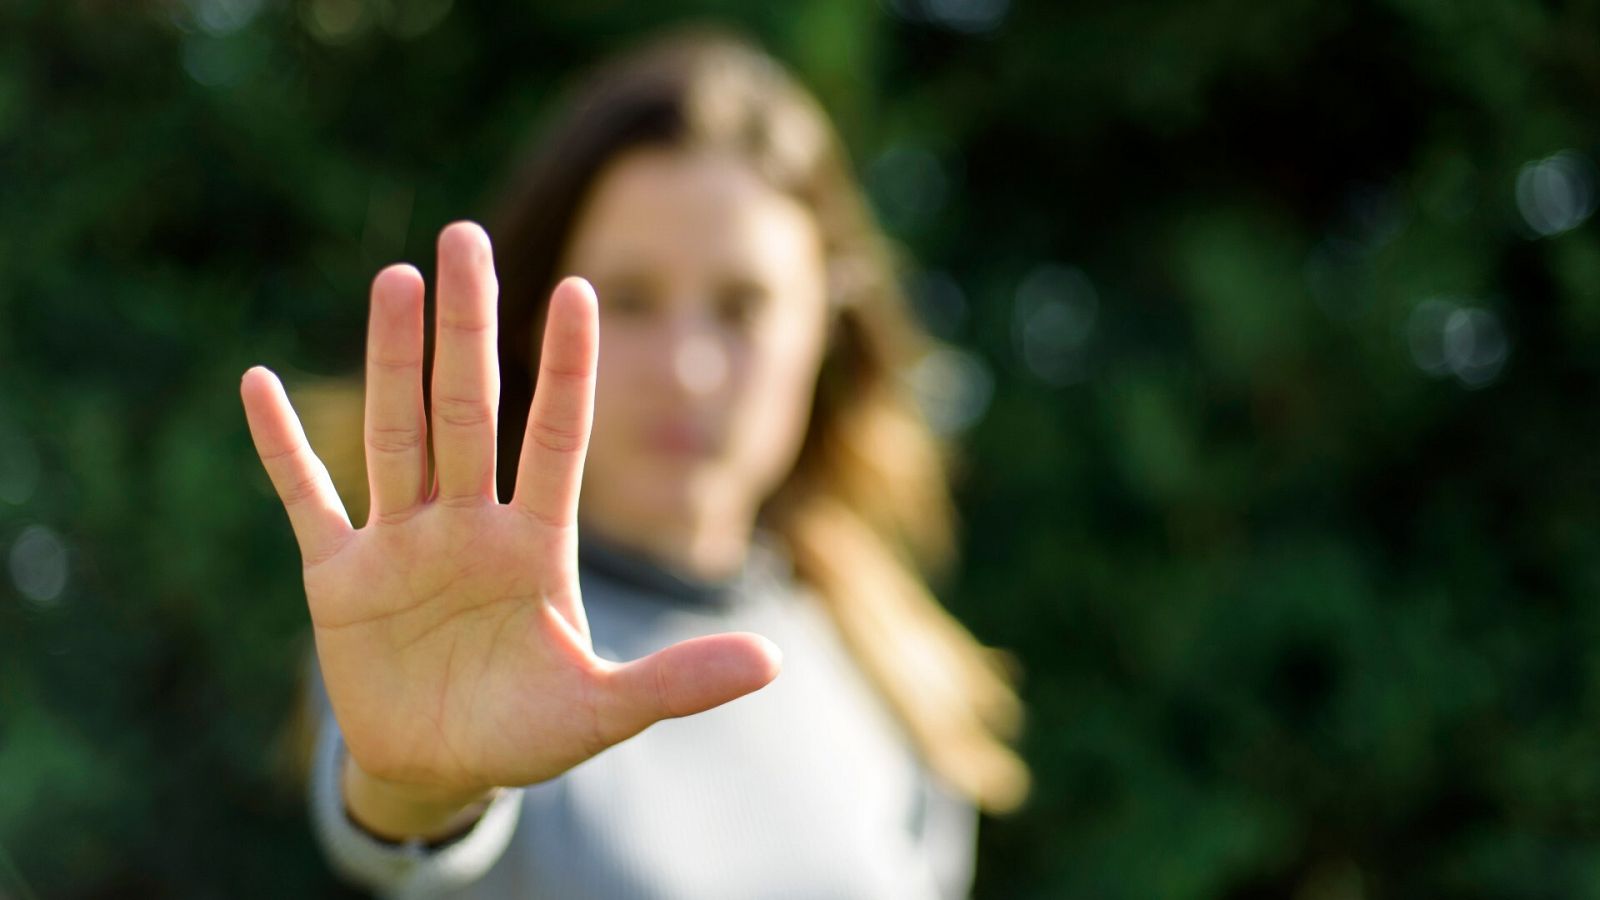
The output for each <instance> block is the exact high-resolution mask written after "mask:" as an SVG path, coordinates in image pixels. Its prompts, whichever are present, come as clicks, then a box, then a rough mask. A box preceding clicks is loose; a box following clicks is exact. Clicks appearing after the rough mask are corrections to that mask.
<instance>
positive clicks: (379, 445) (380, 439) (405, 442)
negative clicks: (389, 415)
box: [367, 427, 422, 453]
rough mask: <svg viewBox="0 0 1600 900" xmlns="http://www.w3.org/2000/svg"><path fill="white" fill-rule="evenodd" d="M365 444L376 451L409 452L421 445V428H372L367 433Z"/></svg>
mask: <svg viewBox="0 0 1600 900" xmlns="http://www.w3.org/2000/svg"><path fill="white" fill-rule="evenodd" d="M367 446H368V447H370V448H372V449H373V450H374V451H375V452H378V453H409V452H411V451H414V450H417V449H418V448H420V447H421V446H422V429H420V428H406V427H396V428H374V429H372V431H371V432H370V433H369V434H368V435H367Z"/></svg>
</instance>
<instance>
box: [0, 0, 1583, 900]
mask: <svg viewBox="0 0 1600 900" xmlns="http://www.w3.org/2000/svg"><path fill="white" fill-rule="evenodd" d="M939 10H945V11H947V12H948V11H949V10H957V11H960V10H965V11H967V13H968V14H970V15H971V16H975V17H976V18H969V19H966V20H960V21H956V20H947V21H943V22H941V21H940V20H939V16H938V15H935V13H937V12H938V11H939ZM993 14H998V15H999V18H998V20H997V21H988V20H986V19H985V18H984V17H985V16H986V15H993ZM685 17H712V18H718V19H722V20H725V21H731V22H733V23H735V24H737V25H740V26H742V27H744V28H746V29H748V30H750V31H751V32H752V33H753V34H755V35H756V36H758V37H759V38H760V39H761V40H763V41H764V42H765V43H766V44H767V45H768V46H769V47H771V48H772V49H773V50H774V51H775V52H777V53H778V54H779V55H780V56H782V57H783V58H785V59H786V60H788V61H789V62H790V63H791V64H792V65H794V66H795V68H796V69H797V71H798V72H799V73H800V74H801V76H802V77H803V78H804V79H805V80H806V81H807V82H808V83H810V84H811V85H813V86H814V87H815V88H816V89H817V90H818V92H819V93H820V95H821V96H822V98H823V101H824V103H825V105H827V106H828V108H829V109H830V110H832V111H833V112H834V113H835V115H836V117H837V119H838V121H839V123H840V126H841V129H842V131H843V132H844V134H845V137H846V140H847V143H848V144H849V145H850V147H851V148H852V151H853V153H854V155H855V158H856V160H857V163H858V165H859V168H860V170H861V172H862V173H863V177H864V179H865V181H866V183H867V185H868V187H869V189H870V190H871V193H872V196H873V199H874V201H875V203H876V205H877V208H878V210H879V212H880V214H881V216H882V218H883V220H884V221H885V222H886V223H887V224H888V225H889V226H890V228H891V229H892V231H893V232H894V234H895V235H896V237H897V238H898V239H900V240H901V241H902V242H904V244H905V245H906V246H907V249H908V258H909V259H914V260H916V261H917V262H918V264H919V265H920V267H921V268H920V269H918V268H916V267H913V270H912V271H910V272H908V279H909V281H910V283H912V284H913V286H917V285H921V286H922V288H917V289H916V291H915V293H916V297H917V299H918V301H919V308H921V309H923V311H924V312H926V313H928V320H929V323H930V327H932V328H933V329H934V330H935V331H936V332H937V333H938V334H939V335H940V336H941V337H942V338H944V339H945V340H946V341H947V342H949V343H950V344H951V345H952V346H954V347H957V348H960V351H961V352H962V353H963V354H965V356H963V357H961V359H964V360H966V363H967V368H966V370H965V371H967V372H969V373H970V372H972V371H977V372H980V373H983V372H986V373H987V374H988V376H989V377H990V378H992V382H993V392H992V402H990V403H989V405H988V407H987V409H986V411H985V414H984V415H983V416H982V417H981V418H980V419H978V420H977V423H976V424H975V425H974V426H973V427H972V428H971V429H970V431H967V432H966V433H965V434H964V435H963V436H962V442H963V444H964V447H965V449H964V478H963V481H962V484H961V489H960V500H961V504H962V509H963V514H964V518H965V521H966V525H967V539H966V542H965V546H966V559H965V564H964V567H963V568H962V570H961V574H960V575H959V577H958V578H957V579H956V580H955V581H954V582H953V583H952V584H950V585H948V586H947V590H946V591H945V594H946V597H947V600H948V602H949V603H950V605H951V606H952V608H953V609H955V611H956V612H957V613H958V614H959V615H960V616H961V617H962V618H963V619H964V620H965V621H967V622H968V623H969V624H970V625H971V626H972V627H973V629H974V630H975V631H976V632H977V633H978V634H979V635H980V636H982V637H983V638H984V639H985V640H986V641H989V642H991V643H994V644H997V645H1001V646H1006V647H1009V648H1011V649H1012V650H1013V651H1014V652H1015V653H1016V654H1017V656H1018V657H1019V659H1020V660H1021V662H1022V664H1023V666H1024V668H1025V670H1026V673H1027V680H1026V683H1025V693H1026V697H1027V700H1028V703H1029V708H1030V729H1029V731H1028V733H1027V735H1026V739H1025V751H1026V753H1027V756H1028V758H1029V759H1030V761H1031V762H1032V764H1033V765H1034V767H1035V770H1036V775H1037V779H1038V788H1037V793H1036V795H1035V797H1034V799H1033V801H1032V802H1031V804H1030V805H1029V806H1028V807H1027V808H1026V809H1025V810H1024V811H1023V812H1022V813H1021V814H1019V815H1018V816H1016V817H1014V818H1011V819H1007V820H1000V821H992V822H988V823H986V825H985V828H984V831H983V840H982V850H981V854H980V871H979V882H978V894H979V896H995V897H1061V898H1078V897H1081V898H1113V900H1115V898H1147V897H1149V898H1155V897H1159V898H1169V900H1207V898H1237V900H1245V898H1256V897H1296V898H1305V900H1323V898H1327V900H1331V898H1355V897H1459V898H1570V897H1600V654H1597V653H1596V651H1595V647H1596V645H1597V640H1600V605H1597V604H1596V603H1595V601H1594V596H1595V594H1596V591H1597V589H1600V515H1597V513H1600V504H1597V502H1596V500H1597V498H1600V465H1597V464H1596V463H1597V460H1596V453H1597V452H1600V450H1597V448H1600V430H1597V428H1596V426H1595V419H1594V416H1593V413H1592V410H1593V409H1594V408H1595V407H1594V406H1593V405H1591V404H1592V402H1593V401H1596V400H1597V399H1600V396H1597V395H1600V392H1597V390H1596V384H1597V380H1596V379H1597V375H1600V356H1597V354H1596V352H1595V350H1594V348H1595V347H1596V346H1597V343H1596V342H1597V341H1600V231H1597V230H1596V229H1597V226H1596V225H1595V224H1594V222H1593V221H1592V220H1589V221H1586V222H1585V221H1581V220H1582V219H1583V218H1584V217H1579V219H1580V221H1579V222H1577V223H1576V227H1573V228H1570V229H1568V230H1564V231H1558V232H1557V233H1551V234H1548V235H1540V234H1539V232H1538V227H1537V225H1536V224H1534V222H1533V221H1532V220H1530V219H1528V218H1527V213H1526V212H1525V211H1524V210H1523V208H1522V207H1521V206H1519V199H1518V188H1517V185H1518V179H1519V173H1521V172H1522V171H1523V166H1524V165H1526V164H1530V163H1538V162H1539V161H1541V160H1547V159H1550V158H1552V155H1553V154H1556V153H1558V152H1559V151H1563V150H1571V151H1575V153H1576V157H1575V158H1577V159H1580V160H1585V161H1586V164H1587V166H1588V169H1587V170H1581V167H1580V170H1575V171H1577V172H1578V176H1581V177H1586V178H1588V185H1589V189H1590V191H1591V192H1592V191H1593V190H1595V188H1596V183H1595V175H1594V161H1595V156H1596V153H1597V152H1600V122H1597V120H1596V119H1595V117H1594V115H1593V111H1594V110H1595V109H1596V108H1600V79H1597V78H1596V68H1595V60H1596V59H1597V58H1600V57H1597V55H1596V53H1595V41H1594V38H1595V35H1597V34H1600V12H1597V11H1596V10H1595V9H1594V8H1593V6H1592V5H1584V4H1577V5H1570V6H1568V7H1563V8H1559V9H1558V8H1557V7H1555V6H1552V5H1548V4H1544V5H1541V4H1532V3H1526V2H1518V0H1485V2H1475V3H1471V4H1461V3H1454V2H1442V0H1368V2H1358V3H1352V4H1340V3H1334V4H1320V3H1310V2H1282V3H1273V4H1254V5H1251V4H1240V3H1235V2H1229V0H1188V2H1139V3H1131V4H1099V5H1094V4H1090V5H1073V4H1049V3H1043V2H1031V3H1024V2H1020V0H1019V2H1017V3H1015V4H1006V3H1004V2H998V3H996V2H978V0H971V2H969V3H967V4H966V5H964V6H963V5H962V4H959V3H942V4H934V3H931V2H923V0H895V2H894V3H886V4H883V5H872V4H865V3H858V2H849V0H820V2H813V3H809V4H803V5H798V6H796V5H791V4H770V5H748V4H735V3H733V2H731V0H695V2H683V3H678V4H671V5H664V4H654V5H635V4H621V3H615V2H593V0H590V2H586V3H576V2H569V3H540V4H529V3H512V2H507V0H501V2H493V0H484V2H476V3H468V2H465V0H463V2H459V3H452V2H450V0H147V2H139V3H133V2H126V3H117V2H105V0H71V2H52V0H12V2H10V3H7V4H3V5H0V234H3V235H4V240H3V241H0V549H4V550H5V551H6V552H5V555H4V557H3V558H0V564H3V565H4V566H5V567H6V568H5V571H4V575H5V577H3V578H0V896H24V897H25V896H29V894H30V893H31V894H36V895H39V896H102V895H115V896H129V895H133V896H139V895H151V896H218V895H224V894H226V895H228V896H234V895H239V894H241V893H245V894H260V895H264V896H314V895H337V894H338V893H340V891H341V889H340V888H338V887H337V886H336V885H334V884H333V882H332V881H331V878H330V876H329V875H328V874H327V872H326V870H325V868H324V867H323V864H322V862H321V861H320V860H319V858H318V856H317V852H316V850H315V848H314V846H313V845H312V842H311V839H310V835H309V831H308V828H307V826H306V824H305V820H304V813H303V811H302V806H301V802H300V799H299V795H298V792H297V789H296V788H295V787H294V785H293V779H292V778H291V777H289V776H287V775H286V774H285V769H286V768H287V766H286V763H285V760H286V759H287V758H289V757H291V756H292V755H293V754H292V752H291V750H290V749H289V747H290V744H291V743H292V742H291V741H290V739H289V736H288V735H287V734H286V731H285V723H286V722H287V721H289V719H290V711H291V707H292V704H293V698H294V696H295V691H296V685H297V681H298V678H299V673H300V670H301V666H302V663H303V661H304V659H305V654H306V652H307V647H306V630H307V629H306V620H305V613H304V605H303V601H302V599H301V597H300V594H299V591H300V586H299V583H298V578H299V570H298V565H297V558H296V555H295V552H294V547H293V543H292V538H291V536H290V533H289V529H288V527H287V525H286V523H285V522H284V520H283V517H282V514H281V511H280V510H279V509H278V508H277V506H276V503H275V501H274V500H273V499H272V496H271V491H270V488H269V487H268V485H267V483H266V480H265V478H264V476H263V475H262V474H261V473H260V471H259V467H258V466H257V464H256V462H255V460H254V456H253V452H252V451H251V448H250V444H249V440H248V436H247V434H246V431H245V428H244V422H243V417H242V414H241V413H240V411H239V409H238V400H237V393H236V390H235V388H236V384H237V378H238V375H239V374H240V373H241V372H242V371H243V370H244V368H245V367H246V366H247V365H249V364H251V363H254V362H258V361H259V362H266V363H268V364H270V365H272V366H274V367H275V368H277V369H278V370H280V371H283V372H285V373H287V375H288V377H289V379H290V380H291V382H292V383H293V382H294V381H295V380H297V379H298V380H300V381H302V382H303V381H305V380H307V379H311V378H315V377H317V376H322V375H328V374H334V373H338V372H342V371H347V370H350V369H351V368H352V367H353V366H354V365H355V364H356V363H357V361H358V360H359V358H360V349H361V339H362V336H363V316H364V311H365V284H366V281H367V279H368V278H369V277H370V276H371V274H372V273H373V272H374V271H375V270H376V269H377V268H378V267H379V266H380V265H382V264H384V263H386V262H389V261H392V260H394V259H397V258H404V259H409V260H412V261H415V262H417V263H418V264H419V265H421V266H422V267H423V268H424V269H425V270H426V269H428V268H429V267H430V266H431V262H432V260H431V256H432V254H431V245H432V239H433V236H434V234H436V232H437V230H438V228H439V227H440V226H441V225H443V224H444V223H446V222H448V221H450V220H451V219H453V218H457V217H461V216H470V215H482V214H484V213H486V212H487V208H488V207H489V206H490V205H491V204H492V200H493V197H494V194H493V192H494V191H495V190H496V189H497V187H498V185H499V184H500V181H499V176H500V175H502V174H503V173H505V172H507V171H508V170H509V168H510V166H511V164H512V163H513V161H514V160H515V158H516V156H517V154H518V153H519V152H520V151H521V150H522V149H523V148H525V147H526V146H527V145H528V142H529V141H532V140H536V139H537V134H538V125H539V123H540V122H541V120H542V118H543V117H544V116H545V115H546V114H547V112H548V110H549V109H550V108H551V105H552V104H553V103H554V102H556V101H557V100H558V98H559V93H560V90H561V88H562V87H563V86H564V85H565V84H566V83H567V82H568V80H569V79H570V78H571V77H572V76H573V74H574V73H575V72H577V71H580V70H581V68H582V67H583V66H585V65H586V64H588V63H590V62H591V61H593V60H595V59H597V58H599V57H600V56H602V55H603V54H605V53H607V52H610V51H612V50H614V49H617V48H619V47H621V46H624V45H626V44H627V43H628V42H629V41H631V40H633V39H635V38H636V37H638V36H640V35H642V34H644V33H646V32H648V31H649V30H650V29H652V28H654V27H657V26H660V25H663V24H667V23H670V22H674V21H678V20H680V19H682V18H685ZM990 26H993V27H990ZM1574 196H1576V195H1574ZM1558 199H1559V198H1558ZM1568 199H1571V197H1568ZM1579 199H1581V198H1579ZM1591 206H1592V202H1591ZM1558 211H1559V210H1558ZM1041 266H1054V267H1055V268H1052V269H1049V270H1048V271H1049V273H1053V274H1050V276H1049V278H1046V279H1045V280H1043V281H1039V280H1034V281H1031V282H1030V278H1032V277H1033V276H1035V275H1037V274H1038V273H1039V272H1040V271H1042V270H1041V268H1040V267H1041ZM1063 267H1066V268H1063ZM1062 272H1070V273H1075V274H1069V275H1067V276H1062V275H1061V273H1062ZM1052 279H1053V280H1052ZM1029 283H1032V284H1035V285H1038V284H1051V285H1055V286H1056V287H1054V288H1050V290H1045V291H1044V293H1043V294H1040V293H1039V292H1038V291H1037V290H1034V289H1027V290H1024V289H1023V288H1024V285H1026V284H1029ZM938 284H942V285H944V286H945V288H944V289H943V293H938V294H937V295H936V293H935V292H933V291H932V289H926V290H924V289H923V288H926V287H927V286H928V285H938ZM1063 285H1065V287H1063ZM951 286H954V287H953V289H952V287H951ZM952 290H953V291H954V293H952ZM1039 290H1044V289H1039ZM1051 290H1053V291H1056V293H1053V294H1052V293H1050V291H1051ZM1074 292H1076V293H1074ZM1502 344H1503V352H1499V351H1498V350H1497V347H1500V346H1501V345H1502ZM973 396H975V397H978V398H979V399H980V400H981V399H982V397H984V396H988V395H987V394H986V393H985V392H983V391H977V392H976V393H974V394H973ZM62 574H64V575H65V582H64V585H63V584H61V583H60V577H61V576H62Z"/></svg>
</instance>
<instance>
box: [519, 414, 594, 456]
mask: <svg viewBox="0 0 1600 900" xmlns="http://www.w3.org/2000/svg"><path fill="white" fill-rule="evenodd" d="M528 438H529V439H530V440H532V441H533V442H534V444H536V445H537V446H539V447H541V448H543V449H545V450H549V451H550V452H552V453H563V454H566V453H576V452H578V451H579V450H581V449H582V448H583V432H582V431H579V430H577V429H573V428H562V427H560V426H557V425H551V424H550V423H549V422H541V421H539V420H537V419H534V420H532V421H531V422H530V423H529V425H528Z"/></svg>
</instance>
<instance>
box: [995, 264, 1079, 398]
mask: <svg viewBox="0 0 1600 900" xmlns="http://www.w3.org/2000/svg"><path fill="white" fill-rule="evenodd" d="M1099 308H1100V295H1099V293H1098V292H1097V291H1096V290H1095V287H1094V284H1093V283H1092V282H1091V281H1090V280H1089V277H1088V276H1087V275H1085V274H1084V273H1083V270H1081V269H1079V268H1077V267H1075V266H1065V265H1059V264H1056V263H1045V264H1043V265H1040V266H1037V267H1035V268H1034V269H1033V270H1032V271H1030V272H1029V273H1028V274H1027V276H1025V277H1024V278H1023V279H1022V282H1021V284H1020V285H1019V286H1018V287H1017V294H1016V303H1015V306H1014V309H1013V316H1012V325H1013V329H1014V334H1015V337H1016V344H1017V352H1018V354H1019V355H1020V356H1021V357H1022V361H1023V363H1024V364H1026V365H1027V367H1028V370H1029V371H1031V372H1032V373H1033V374H1034V375H1035V376H1037V377H1038V378H1039V379H1040V380H1042V381H1045V382H1047V383H1049V384H1055V385H1066V384H1074V383H1076V382H1080V381H1083V380H1084V379H1086V378H1087V377H1088V375H1089V367H1088V358H1087V353H1086V350H1087V347H1088V343H1089V336H1090V334H1091V333H1092V332H1093V331H1094V323H1095V316H1096V315H1097V313H1098V311H1099Z"/></svg>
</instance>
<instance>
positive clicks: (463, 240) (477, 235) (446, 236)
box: [439, 219, 490, 253]
mask: <svg viewBox="0 0 1600 900" xmlns="http://www.w3.org/2000/svg"><path fill="white" fill-rule="evenodd" d="M446 248H455V249H460V250H482V251H488V250H489V249H490V241H489V232H487V231H485V230H484V227H483V226H482V225H479V224H478V223H477V222H474V221H472V220H471V219H458V220H456V221H454V222H451V223H450V224H448V225H446V226H445V227H444V228H441V229H440V230H439V252H441V253H443V252H445V250H446Z"/></svg>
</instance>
